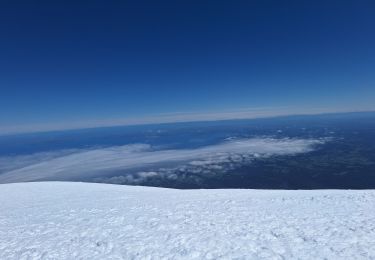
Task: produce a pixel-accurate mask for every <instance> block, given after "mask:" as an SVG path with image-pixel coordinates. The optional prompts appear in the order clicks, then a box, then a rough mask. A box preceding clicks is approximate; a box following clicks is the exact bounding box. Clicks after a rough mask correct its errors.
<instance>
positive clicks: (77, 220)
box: [0, 182, 375, 260]
mask: <svg viewBox="0 0 375 260" xmlns="http://www.w3.org/2000/svg"><path fill="white" fill-rule="evenodd" d="M0 259H1V260H6V259H17V260H18V259H70V260H71V259H375V191H373V190H367V191H344V190H342V191H339V190H325V191H322V190H319V191H271V190H186V191H182V190H172V189H162V188H146V187H131V186H116V185H109V184H85V183H68V182H45V183H19V184H1V185H0Z"/></svg>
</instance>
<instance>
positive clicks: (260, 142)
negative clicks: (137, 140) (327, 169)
mask: <svg viewBox="0 0 375 260" xmlns="http://www.w3.org/2000/svg"><path fill="white" fill-rule="evenodd" d="M322 143H324V140H318V139H289V138H284V139H274V138H252V139H237V140H236V139H234V140H229V141H226V142H223V143H220V144H217V145H211V146H206V147H202V148H198V149H185V150H183V149H181V150H155V149H153V148H152V147H151V146H150V145H147V144H133V145H125V146H115V147H109V148H101V149H93V150H78V151H77V150H76V151H61V152H53V153H51V154H48V153H43V154H35V155H30V156H23V157H16V158H9V157H8V158H7V159H4V158H0V170H1V169H9V171H7V172H5V173H3V174H0V183H9V182H24V181H36V180H72V179H73V180H74V179H77V178H93V177H95V176H105V175H106V174H110V173H113V172H116V171H124V173H126V171H129V172H131V171H132V170H133V174H132V175H131V174H129V175H127V176H126V174H124V176H120V177H112V181H109V182H115V183H139V181H140V180H143V179H146V178H150V177H155V176H157V175H168V178H178V176H177V175H176V174H178V173H181V172H184V173H188V172H192V173H201V174H205V173H206V174H211V173H212V172H220V171H225V170H228V169H232V168H235V167H236V166H237V165H239V164H243V163H248V162H250V161H251V160H253V159H254V158H256V157H268V156H272V155H293V154H298V153H306V152H309V151H312V150H313V149H314V146H315V145H317V144H322ZM6 160H9V163H8V164H7V166H6V167H4V166H1V164H4V163H5V161H6ZM7 167H8V168H7ZM142 168H144V169H157V170H156V171H154V170H151V171H150V170H146V171H145V170H143V171H141V170H138V172H137V173H136V174H134V171H135V170H136V169H142ZM113 178H117V179H113ZM118 178H120V179H118ZM121 178H122V179H121ZM124 178H125V179H124ZM103 180H104V179H103ZM107 180H108V179H107Z"/></svg>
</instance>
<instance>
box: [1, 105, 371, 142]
mask: <svg viewBox="0 0 375 260" xmlns="http://www.w3.org/2000/svg"><path fill="white" fill-rule="evenodd" d="M366 112H370V113H371V112H375V109H373V108H369V109H357V110H346V109H333V110H330V109H327V110H325V109H322V108H318V109H307V110H300V111H299V112H295V111H293V112H292V111H289V110H278V111H274V108H273V109H269V108H252V109H246V110H237V111H233V110H232V111H226V112H217V113H189V112H186V113H185V112H177V113H166V114H159V115H156V116H149V117H143V118H140V119H136V118H123V119H113V120H94V121H85V122H75V123H70V124H68V123H47V124H34V125H18V126H17V125H16V126H9V127H4V128H1V127H0V136H10V135H22V134H34V133H48V132H61V131H70V130H72V131H73V130H84V129H95V128H110V127H121V126H124V127H125V126H142V125H159V124H160V125H161V124H173V123H194V122H215V121H228V120H246V119H249V120H251V119H262V118H276V117H285V116H313V115H324V114H345V113H366Z"/></svg>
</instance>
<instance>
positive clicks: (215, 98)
mask: <svg viewBox="0 0 375 260" xmlns="http://www.w3.org/2000/svg"><path fill="white" fill-rule="evenodd" d="M374 72H375V2H374V1H11V0H4V1H1V3H0V74H1V75H0V91H1V93H0V124H1V126H3V127H4V126H5V127H8V126H14V125H25V124H26V125H27V124H29V125H33V124H39V123H53V122H60V123H61V122H62V123H66V124H67V125H69V122H72V121H77V120H102V119H108V118H127V117H144V116H152V115H157V114H163V113H175V112H194V113H200V112H207V111H208V112H215V111H226V110H236V109H242V108H252V107H275V109H277V108H278V107H293V108H294V109H296V110H298V108H299V107H331V108H332V109H335V108H336V107H340V108H343V107H345V108H347V110H349V111H350V110H358V109H362V108H371V107H373V108H374V109H375V105H374V103H375V102H374V100H375V74H374Z"/></svg>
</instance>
